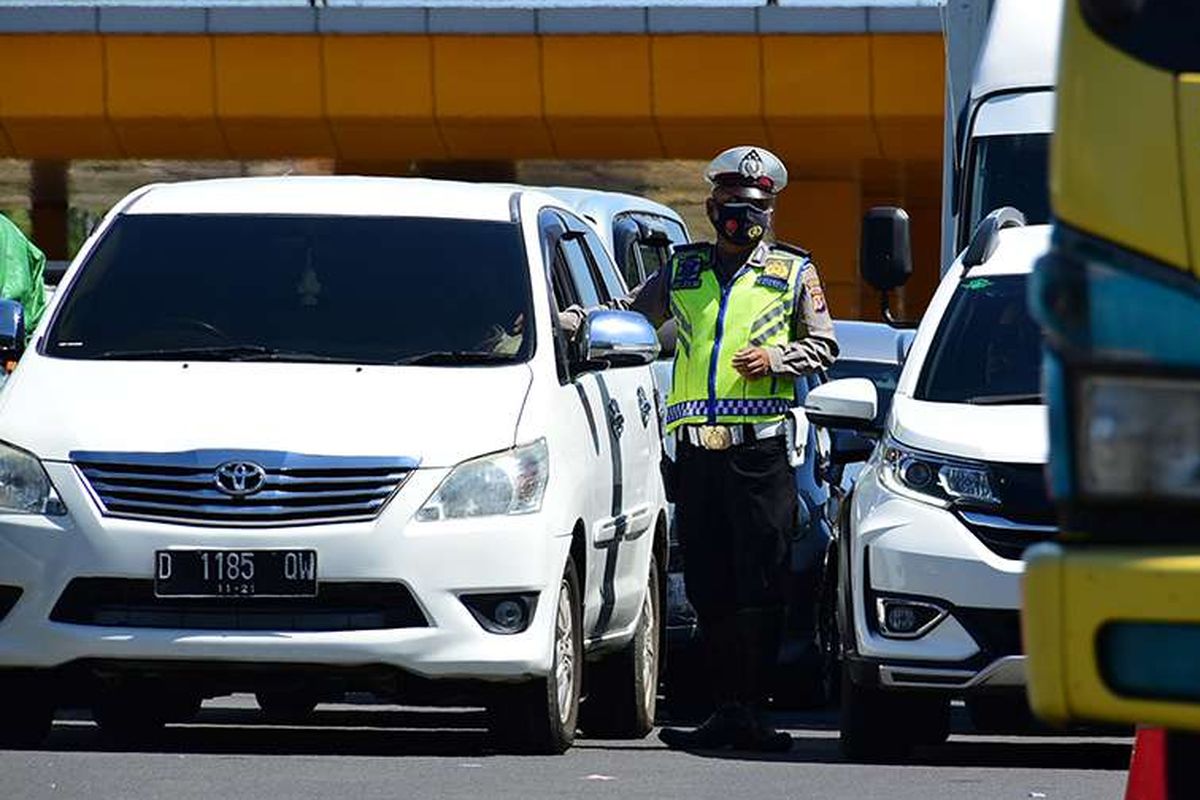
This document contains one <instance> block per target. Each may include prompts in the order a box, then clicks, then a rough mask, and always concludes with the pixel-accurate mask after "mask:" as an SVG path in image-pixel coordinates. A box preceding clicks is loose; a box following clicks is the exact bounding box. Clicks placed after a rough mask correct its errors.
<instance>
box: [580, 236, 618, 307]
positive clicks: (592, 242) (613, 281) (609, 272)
mask: <svg viewBox="0 0 1200 800" xmlns="http://www.w3.org/2000/svg"><path fill="white" fill-rule="evenodd" d="M584 240H585V241H586V242H587V249H588V251H589V253H590V254H591V256H592V261H593V263H594V264H595V265H596V270H597V271H598V272H599V273H600V283H601V286H602V287H603V294H604V295H606V297H605V299H606V300H612V299H613V298H617V297H624V296H625V294H626V291H625V282H624V280H623V279H622V278H621V273H619V272H618V271H617V265H616V264H614V263H613V260H612V258H610V257H609V255H608V250H607V249H605V247H604V242H602V241H600V237H599V236H597V235H596V233H595V231H593V230H592V229H591V228H588V230H587V232H586V233H585V234H584Z"/></svg>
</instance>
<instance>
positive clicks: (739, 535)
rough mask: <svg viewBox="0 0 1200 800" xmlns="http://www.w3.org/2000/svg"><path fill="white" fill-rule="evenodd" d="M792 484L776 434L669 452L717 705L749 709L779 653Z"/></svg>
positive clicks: (688, 579)
mask: <svg viewBox="0 0 1200 800" xmlns="http://www.w3.org/2000/svg"><path fill="white" fill-rule="evenodd" d="M796 502H797V500H796V486H795V480H794V475H793V471H792V468H791V466H790V465H789V464H788V460H787V447H786V443H785V440H784V437H782V436H775V437H771V438H769V439H763V440H761V441H757V442H749V443H747V444H743V445H738V446H736V447H732V448H730V449H728V450H704V449H702V448H698V447H695V446H692V445H690V444H687V443H686V442H682V441H681V442H680V443H679V447H678V449H677V451H676V471H675V520H676V530H677V533H678V536H679V542H680V545H681V546H682V548H683V565H684V582H685V584H686V586H687V595H688V600H689V602H691V604H692V607H693V608H695V609H696V615H697V617H698V619H699V623H700V633H701V637H702V640H703V642H704V645H705V651H706V654H707V657H708V660H709V671H708V675H709V676H710V678H711V681H712V690H713V696H714V699H715V700H716V702H717V703H718V705H721V704H727V703H735V702H736V703H744V704H747V705H758V704H760V703H761V702H762V701H763V700H764V699H765V697H766V692H767V690H768V688H769V678H770V675H771V674H772V672H773V670H774V667H775V662H776V660H777V658H778V654H779V645H780V638H781V635H782V630H783V617H784V605H785V602H786V599H787V596H788V590H789V586H788V583H789V581H788V578H789V575H790V572H789V570H788V565H789V560H790V559H789V556H790V545H791V540H792V532H793V530H794V528H795V525H796Z"/></svg>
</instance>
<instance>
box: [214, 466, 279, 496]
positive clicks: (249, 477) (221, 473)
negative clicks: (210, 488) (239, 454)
mask: <svg viewBox="0 0 1200 800" xmlns="http://www.w3.org/2000/svg"><path fill="white" fill-rule="evenodd" d="M213 479H214V480H215V481H216V484H217V488H218V489H220V490H221V491H222V492H224V493H225V494H227V495H230V496H232V497H245V496H246V495H251V494H254V493H255V492H257V491H259V490H260V489H262V488H263V486H264V485H265V484H266V482H267V471H266V470H265V469H263V468H262V467H260V466H259V465H258V464H255V463H253V462H251V461H227V462H225V463H224V464H222V465H221V466H219V467H217V471H216V473H215V474H214V475H213Z"/></svg>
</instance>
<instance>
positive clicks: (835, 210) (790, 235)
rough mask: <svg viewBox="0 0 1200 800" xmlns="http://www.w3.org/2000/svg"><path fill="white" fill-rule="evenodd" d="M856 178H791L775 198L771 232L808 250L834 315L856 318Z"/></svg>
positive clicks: (859, 307) (859, 308)
mask: <svg viewBox="0 0 1200 800" xmlns="http://www.w3.org/2000/svg"><path fill="white" fill-rule="evenodd" d="M859 204H860V189H859V181H858V179H857V178H854V179H845V178H839V179H830V180H805V179H802V178H801V179H793V180H792V181H791V182H789V183H788V186H787V189H786V190H784V192H783V194H781V195H780V196H779V202H778V206H777V209H776V211H775V233H776V235H777V236H778V238H779V239H780V240H781V241H784V242H789V243H792V244H795V245H798V246H800V247H803V248H805V249H806V250H809V251H811V252H812V256H813V260H814V261H815V262H816V264H817V267H818V269H819V270H820V272H821V280H822V281H823V282H824V284H825V295H826V297H827V298H828V299H829V308H830V311H831V312H832V314H833V316H834V318H842V319H857V318H859V316H860V315H861V314H862V312H863V309H862V303H861V302H860V299H859V278H858V231H859V227H860V225H861V221H862V220H861V216H862V211H861V208H860V205H859Z"/></svg>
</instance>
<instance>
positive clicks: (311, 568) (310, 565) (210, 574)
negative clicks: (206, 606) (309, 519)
mask: <svg viewBox="0 0 1200 800" xmlns="http://www.w3.org/2000/svg"><path fill="white" fill-rule="evenodd" d="M154 594H155V595H157V596H158V597H315V596H316V594H317V551H316V550H159V551H157V552H156V553H155V554H154Z"/></svg>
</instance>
